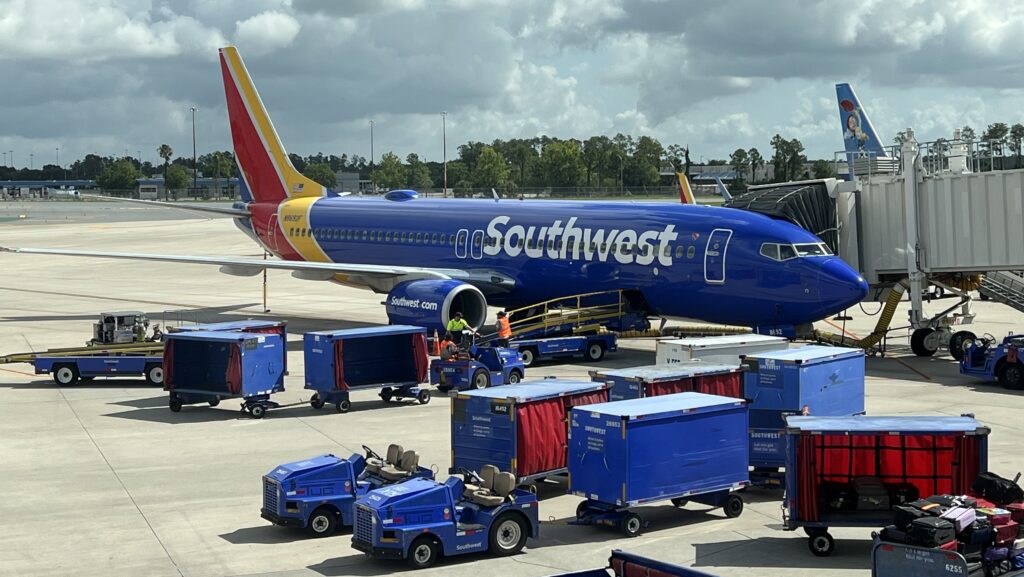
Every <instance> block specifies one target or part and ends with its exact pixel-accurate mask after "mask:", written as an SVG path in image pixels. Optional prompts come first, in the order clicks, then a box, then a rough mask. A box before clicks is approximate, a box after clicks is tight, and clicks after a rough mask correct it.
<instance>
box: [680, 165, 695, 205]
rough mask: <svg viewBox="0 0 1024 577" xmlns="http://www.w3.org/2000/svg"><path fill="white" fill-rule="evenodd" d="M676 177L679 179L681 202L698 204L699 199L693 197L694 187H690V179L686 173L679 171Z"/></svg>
mask: <svg viewBox="0 0 1024 577" xmlns="http://www.w3.org/2000/svg"><path fill="white" fill-rule="evenodd" d="M676 178H678V179H679V202H681V203H683V204H697V199H695V198H694V197H693V189H691V188H690V179H688V178H686V175H685V174H683V173H681V172H677V173H676Z"/></svg>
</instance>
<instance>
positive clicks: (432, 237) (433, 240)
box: [430, 232, 437, 244]
mask: <svg viewBox="0 0 1024 577" xmlns="http://www.w3.org/2000/svg"><path fill="white" fill-rule="evenodd" d="M430 244H437V233H436V232H435V233H434V234H432V235H430Z"/></svg>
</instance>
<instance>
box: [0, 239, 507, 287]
mask: <svg viewBox="0 0 1024 577" xmlns="http://www.w3.org/2000/svg"><path fill="white" fill-rule="evenodd" d="M0 252H9V253H15V254H44V255H51V256H74V257H86V258H113V259H127V260H147V261H156V262H175V263H181V264H205V265H216V266H219V267H220V270H221V272H223V273H226V274H232V275H236V276H255V275H258V274H260V273H261V272H263V270H264V269H269V270H288V271H291V272H292V276H294V277H296V278H300V279H305V280H335V279H336V277H337V276H338V275H342V277H343V278H342V280H345V281H347V282H352V283H357V284H366V285H368V286H369V287H370V288H372V289H374V290H377V291H379V292H387V291H389V290H391V288H393V287H394V285H395V284H398V283H399V282H403V281H407V280H420V279H454V280H460V281H463V282H466V283H469V284H472V285H474V286H477V287H480V288H481V289H484V288H486V289H490V290H509V289H511V288H513V287H514V286H515V280H514V279H512V278H510V277H508V276H506V275H502V274H499V273H495V272H493V271H486V270H463V269H436V268H424V267H413V266H401V265H374V264H349V263H336V262H308V261H292V260H280V259H276V258H269V259H259V258H246V257H230V256H228V257H225V256H185V255H172V254H143V253H135V252H98V251H88V250H71V249H51V248H12V247H4V246H0Z"/></svg>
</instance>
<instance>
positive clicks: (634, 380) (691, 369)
mask: <svg viewBox="0 0 1024 577" xmlns="http://www.w3.org/2000/svg"><path fill="white" fill-rule="evenodd" d="M590 379H591V380H592V381H599V382H605V383H608V384H609V389H608V400H609V401H621V400H623V399H640V398H644V397H656V396H659V395H672V394H675V393H691V392H692V393H704V394H708V395H719V396H722V397H733V398H742V397H743V372H742V371H741V370H740V368H739V367H737V366H730V365H722V364H714V363H704V362H701V361H689V362H684V363H673V364H671V365H648V366H644V367H632V368H628V369H615V370H607V371H590Z"/></svg>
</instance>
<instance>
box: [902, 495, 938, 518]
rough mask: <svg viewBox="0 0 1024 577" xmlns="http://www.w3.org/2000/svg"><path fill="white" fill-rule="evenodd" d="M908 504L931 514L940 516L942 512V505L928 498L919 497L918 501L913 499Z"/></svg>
mask: <svg viewBox="0 0 1024 577" xmlns="http://www.w3.org/2000/svg"><path fill="white" fill-rule="evenodd" d="M907 506H908V507H914V508H915V509H920V510H922V511H924V512H925V513H928V514H929V515H935V516H939V515H941V514H942V506H941V505H939V504H938V503H932V502H931V501H929V500H927V499H918V500H916V501H911V502H909V503H907Z"/></svg>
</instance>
